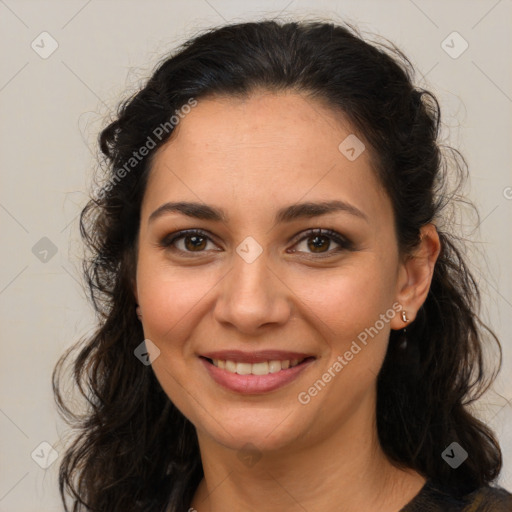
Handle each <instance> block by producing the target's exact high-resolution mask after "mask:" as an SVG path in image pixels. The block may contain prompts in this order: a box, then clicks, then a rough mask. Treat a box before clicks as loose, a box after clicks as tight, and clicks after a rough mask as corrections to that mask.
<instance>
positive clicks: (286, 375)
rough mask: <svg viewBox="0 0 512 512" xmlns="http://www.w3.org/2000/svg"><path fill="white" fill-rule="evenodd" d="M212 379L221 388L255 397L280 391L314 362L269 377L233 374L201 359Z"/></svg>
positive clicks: (306, 362)
mask: <svg viewBox="0 0 512 512" xmlns="http://www.w3.org/2000/svg"><path fill="white" fill-rule="evenodd" d="M200 359H201V361H202V363H203V364H204V366H205V367H206V370H207V371H208V373H209V374H210V376H211V378H212V379H213V380H214V381H215V382H216V383H217V384H220V385H221V386H224V387H225V388H227V389H229V390H231V391H236V392H237V393H245V394H249V395H254V394H257V393H268V392H269V391H273V390H274V389H278V388H280V387H282V386H284V385H285V384H288V383H289V382H291V381H292V380H294V379H296V378H297V377H298V376H299V375H300V373H302V372H303V371H304V370H305V369H306V368H307V367H308V366H309V365H310V364H311V363H312V362H313V361H314V359H313V358H310V359H306V360H305V361H304V362H302V363H300V364H298V365H297V366H294V367H293V368H287V369H286V370H280V371H278V372H276V373H269V374H267V375H239V374H238V373H231V372H228V371H226V370H223V369H222V368H219V367H217V366H215V365H213V364H212V363H210V362H209V361H207V360H206V359H205V358H203V357H201V358H200Z"/></svg>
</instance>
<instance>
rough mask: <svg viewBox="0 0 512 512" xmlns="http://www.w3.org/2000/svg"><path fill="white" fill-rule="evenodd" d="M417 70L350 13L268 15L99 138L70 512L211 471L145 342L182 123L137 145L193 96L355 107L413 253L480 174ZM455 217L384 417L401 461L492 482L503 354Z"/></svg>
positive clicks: (144, 505)
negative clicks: (138, 287)
mask: <svg viewBox="0 0 512 512" xmlns="http://www.w3.org/2000/svg"><path fill="white" fill-rule="evenodd" d="M413 78H414V67H413V65H412V64H411V62H410V61H409V60H408V59H407V57H406V56H405V55H404V54H403V53H402V52H401V51H400V50H399V49H398V48H397V47H396V46H395V45H393V44H392V43H390V42H388V41H387V40H385V39H384V40H383V39H381V40H380V41H379V42H376V41H374V42H372V43H369V42H367V41H365V40H364V38H363V36H361V34H360V32H359V31H358V30H357V28H354V27H353V26H351V25H349V24H338V23H333V22H324V21H318V20H308V21H302V22H296V21H286V22H285V21H275V20H264V21H261V22H250V23H237V24H231V25H226V26H222V27H219V28H212V29H208V30H205V31H203V32H202V33H200V34H199V35H196V36H195V37H194V38H192V39H190V40H188V41H187V42H186V43H184V44H183V45H182V46H181V47H180V48H179V49H178V50H177V51H175V52H174V53H173V54H172V55H170V56H168V57H166V58H165V59H164V60H162V61H161V62H160V63H159V64H158V66H157V67H156V70H155V71H154V73H153V74H152V76H151V77H150V78H149V79H148V80H147V81H146V82H145V84H144V86H143V87H142V88H141V89H140V90H139V91H137V92H136V93H135V94H133V95H132V96H131V97H129V98H128V99H126V100H125V101H123V102H122V103H121V104H120V105H119V107H118V111H117V113H116V116H115V119H113V120H112V119H110V120H109V121H108V122H109V123H110V124H108V126H107V127H106V128H105V129H103V131H102V132H101V134H100V136H99V145H100V149H101V152H102V153H103V162H102V164H103V165H102V166H100V167H102V168H103V169H104V170H106V172H105V174H103V175H102V176H100V175H98V178H99V179H101V180H103V181H102V187H103V188H102V189H101V190H100V193H99V194H96V195H94V194H91V199H90V200H89V202H88V203H87V205H86V206H85V207H84V209H83V210H82V213H81V217H80V232H81V235H82V237H83V241H84V244H85V248H86V250H87V255H86V257H85V258H84V260H83V261H84V273H85V277H86V279H87V284H88V288H89V290H90V297H91V299H92V303H93V306H94V308H95V311H96V312H97V315H98V324H97V327H96V329H95V331H94V333H93V334H92V335H90V336H86V337H85V338H82V339H81V340H80V341H79V342H77V343H76V344H75V345H73V346H72V347H71V348H70V349H69V350H68V351H66V353H65V354H63V355H62V356H61V357H60V359H59V360H58V362H57V364H56V366H55V369H54V371H53V375H52V384H53V389H54V393H55V400H56V403H57V405H58V410H59V413H60V414H61V415H62V416H63V417H64V418H65V419H66V421H67V423H68V424H69V425H72V426H73V429H74V433H75V434H76V435H75V437H74V442H73V443H72V444H71V445H70V446H69V447H68V449H67V451H66V452H65V455H64V457H63V460H62V462H61V465H60V468H59V469H60V472H59V489H60V494H61V497H62V500H63V501H64V504H65V510H66V511H68V510H69V509H68V508H67V504H66V493H67V492H69V494H70V495H71V497H72V499H73V508H72V510H73V511H74V512H77V511H83V510H90V511H101V512H116V511H122V512H127V511H130V512H132V511H133V512H135V511H149V510H151V511H164V510H172V511H178V510H180V511H181V510H186V509H187V508H188V507H189V506H190V502H191V500H192V497H193V495H194V492H195V489H196V487H197V485H198V484H199V482H200V480H201V478H202V477H203V470H202V466H201V459H200V453H199V449H198V443H197V437H196V432H195V428H194V426H193V425H192V423H191V422H190V421H189V420H188V419H187V418H185V417H184V416H183V415H182V413H181V412H180V411H179V410H178V409H177V408H176V407H175V406H174V404H173V403H172V402H171V401H170V400H169V398H168V397H167V395H166V394H165V393H164V391H163V390H162V388H161V386H160V384H159V382H158V381H157V379H156V377H155V375H154V373H153V371H152V368H151V366H144V365H143V364H141V362H140V361H139V360H138V359H137V358H136V357H135V356H134V349H135V348H136V347H137V346H138V345H139V344H140V343H141V341H142V340H143V339H144V335H143V330H142V327H141V324H140V322H139V321H138V319H137V317H136V315H135V307H136V303H135V297H134V294H133V282H134V275H135V274H134V273H135V268H136V245H137V237H138V229H139V221H140V206H141V201H142V198H143V195H144V191H145V186H146V182H147V177H148V173H149V172H150V171H151V160H152V156H153V155H154V154H155V152H156V150H157V149H158V148H159V147H160V146H161V145H162V144H164V143H165V142H167V141H168V140H169V137H170V136H171V135H172V133H173V131H174V128H173V129H171V130H169V131H168V132H167V133H165V135H164V136H162V137H161V138H160V139H157V140H155V138H154V137H153V141H154V142H156V145H155V147H154V148H152V149H151V150H150V151H149V152H148V154H147V155H146V156H145V157H144V158H140V160H138V161H137V162H136V164H134V165H132V166H131V167H130V169H129V170H126V169H127V168H126V163H127V162H128V161H130V158H132V157H133V154H134V152H136V151H138V150H139V148H141V147H143V146H147V141H148V136H150V135H151V134H153V133H154V130H155V128H156V127H158V126H163V125H165V123H169V119H170V118H171V116H173V115H177V114H178V113H179V112H180V108H182V107H183V105H185V104H187V102H189V101H190V99H191V98H193V99H196V100H199V101H200V99H201V98H205V97H207V96H211V95H223V96H232V97H248V96H249V95H250V94H251V93H253V92H254V91H256V90H258V89H260V90H261V89H263V90H266V91H270V92H279V91H296V92H299V93H303V94H306V95H307V97H309V98H311V99H312V101H313V102H314V101H321V102H323V103H324V104H326V105H327V106H328V107H329V108H330V109H331V110H332V111H333V112H334V113H335V114H336V113H339V114H340V116H344V118H346V119H348V120H349V122H350V125H351V127H352V129H353V130H354V132H355V133H357V135H358V137H359V138H360V139H362V140H363V141H364V143H365V145H366V146H367V148H368V149H369V152H370V155H371V157H372V166H373V168H374V171H375V173H376V175H377V177H378V179H379V180H380V182H381V184H382V186H383V187H384V189H385V190H386V192H387V194H388V195H389V197H390V199H391V202H392V205H393V210H394V218H395V229H396V233H397V240H398V245H399V250H400V253H401V255H402V256H405V257H406V256H407V255H409V254H410V253H411V251H412V250H413V249H414V248H415V247H417V245H418V243H419V240H420V228H421V227H422V226H424V225H425V224H427V223H430V222H431V221H435V220H436V219H443V218H445V216H444V213H445V212H444V209H445V207H446V206H447V205H451V204H453V202H454V201H455V199H456V196H455V195H454V194H455V192H454V191H453V190H454V189H453V187H452V186H451V185H450V187H449V186H448V185H449V182H450V181H452V178H455V182H456V187H455V190H459V187H460V186H461V184H462V183H463V182H464V181H465V179H466V178H467V163H466V161H465V160H464V157H463V156H462V155H461V154H460V153H459V152H458V151H457V150H455V149H453V148H450V147H449V146H444V145H443V144H441V143H440V141H439V139H440V109H439V104H438V101H437V100H436V98H435V96H434V95H433V94H432V93H430V92H429V91H427V90H424V89H422V88H419V87H417V86H415V85H414V84H413ZM167 126H169V125H167ZM133 163H134V162H133V161H132V164H133ZM123 168H124V169H125V172H124V173H122V174H120V170H121V169H123ZM120 176H122V177H121V178H120ZM442 210H443V216H441V211H442ZM445 228H446V226H445V227H440V223H437V229H438V233H439V236H440V240H441V252H440V255H439V258H438V260H437V263H436V265H435V269H434V273H433V280H432V283H431V288H430V291H429V294H428V296H427V299H426V301H425V303H424V304H423V306H422V307H421V309H420V310H419V311H418V314H417V318H416V319H415V321H414V322H413V323H412V324H411V325H410V326H408V327H407V339H408V346H407V347H408V348H407V349H406V350H405V351H401V350H399V349H398V348H397V346H398V345H399V342H400V336H401V332H399V331H392V332H391V334H390V340H389V346H388V351H387V354H386V357H385V360H384V364H383V366H382V369H381V371H380V374H379V376H378V381H377V411H376V414H377V428H378V435H379V439H380V442H381V444H382V448H383V450H384V452H385V453H386V455H387V457H388V458H389V459H390V461H391V462H392V463H394V464H395V465H396V466H398V467H402V468H412V469H414V470H415V471H417V472H419V473H420V474H421V475H423V476H424V477H426V478H428V479H431V480H433V481H435V482H439V483H440V484H441V483H443V484H445V485H447V486H449V487H450V488H451V489H454V490H456V491H457V492H459V491H460V492H461V493H462V492H467V491H468V490H471V489H474V488H477V487H480V486H482V485H486V484H489V483H491V482H492V481H493V480H495V479H496V478H497V476H498V474H499V472H500V469H501V463H502V461H501V451H500V447H499V444H498V442H497V440H496V438H495V437H494V435H493V433H492V431H491V430H490V429H489V428H488V427H487V426H486V425H485V424H484V423H482V422H481V421H480V420H478V419H477V418H476V417H475V415H474V414H472V412H471V410H470V409H471V407H470V404H471V403H472V402H473V401H474V400H476V399H477V398H479V397H480V396H481V395H482V393H483V392H484V391H485V390H486V389H488V387H489V386H490V385H491V383H492V381H493V380H494V378H495V376H496V373H497V371H498V370H499V368H500V366H501V347H500V343H499V341H498V339H497V338H496V336H495V335H494V334H493V332H492V331H491V330H490V329H489V328H488V327H487V326H486V325H485V324H484V323H483V322H482V321H481V320H480V317H479V315H480V313H479V310H480V293H479V289H478V286H477V283H476V281H475V279H474V277H473V275H472V273H471V271H470V269H469V268H468V266H467V263H466V262H465V261H464V257H463V254H464V248H463V239H462V238H460V237H458V236H455V235H454V234H453V233H449V232H448V231H447V230H446V229H445ZM485 339H488V340H490V341H492V345H493V346H497V347H498V349H499V357H498V359H499V364H497V365H496V366H497V368H495V369H494V370H493V371H490V369H488V368H487V363H486V361H485V358H484V354H485V346H484V340H485ZM75 350H79V352H78V354H77V355H76V357H74V358H73V365H72V377H73V382H74V384H73V385H74V386H75V384H76V386H78V390H79V391H80V393H81V395H82V396H83V398H84V399H85V400H86V403H85V405H86V409H87V411H86V413H84V414H80V413H78V412H73V411H72V410H71V409H70V408H69V407H68V406H67V405H66V403H65V400H64V399H63V393H62V392H61V390H60V389H59V388H60V384H61V381H62V369H63V364H64V362H65V361H67V360H68V358H69V356H70V355H71V354H73V353H74V351H75ZM454 441H456V442H458V443H459V444H460V445H461V446H462V447H463V448H464V449H465V450H466V451H467V452H468V453H469V458H468V459H467V460H466V461H465V462H464V463H463V464H462V466H460V467H459V468H458V469H457V470H453V469H451V468H450V467H449V466H448V464H446V462H445V461H444V460H443V459H442V457H441V453H442V452H443V450H444V449H445V448H446V447H447V446H448V445H450V444H451V443H452V442H454ZM84 507H85V508H84Z"/></svg>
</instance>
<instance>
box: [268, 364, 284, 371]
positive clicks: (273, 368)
mask: <svg viewBox="0 0 512 512" xmlns="http://www.w3.org/2000/svg"><path fill="white" fill-rule="evenodd" d="M268 371H269V372H270V373H277V372H280V371H281V361H270V363H268Z"/></svg>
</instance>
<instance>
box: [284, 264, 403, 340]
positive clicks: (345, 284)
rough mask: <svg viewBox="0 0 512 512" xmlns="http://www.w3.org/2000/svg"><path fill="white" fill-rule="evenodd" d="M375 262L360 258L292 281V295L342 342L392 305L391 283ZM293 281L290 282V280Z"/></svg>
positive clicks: (329, 332) (327, 334)
mask: <svg viewBox="0 0 512 512" xmlns="http://www.w3.org/2000/svg"><path fill="white" fill-rule="evenodd" d="M390 276H391V273H390V272H388V271H387V270H386V269H385V268H384V267H383V266H382V262H381V261H378V260H377V258H373V257H368V258H361V261H360V262H358V263H357V265H356V264H354V265H350V266H348V265H347V266H344V267H340V269H339V270H337V271H332V272H327V271H322V272H318V273H317V274H316V275H315V276H312V275H310V276H308V277H307V278H305V279H304V278H302V279H295V283H294V284H293V285H292V286H291V288H292V289H293V291H294V293H295V294H296V295H297V297H298V298H299V299H300V302H302V303H303V304H305V305H306V306H307V308H308V309H309V310H310V311H311V312H312V313H314V315H315V317H317V318H318V320H321V323H322V324H323V325H324V326H325V327H326V336H330V337H331V338H332V337H333V336H336V338H337V339H339V338H340V337H341V339H344V340H346V339H347V338H353V337H354V336H357V334H359V333H360V332H361V331H363V330H364V329H365V328H367V327H369V326H371V325H373V324H374V323H375V321H376V320H377V319H378V318H379V315H380V314H383V313H385V312H386V311H387V310H388V309H389V308H390V307H391V305H392V302H393V292H394V282H393V280H392V279H391V278H390ZM292 279H293V278H292Z"/></svg>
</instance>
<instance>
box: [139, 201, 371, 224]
mask: <svg viewBox="0 0 512 512" xmlns="http://www.w3.org/2000/svg"><path fill="white" fill-rule="evenodd" d="M335 212H345V213H348V214H350V215H354V216H355V217H359V218H361V219H363V220H365V221H366V222H369V221H368V217H367V215H366V214H365V213H363V212H362V211H361V210H359V209H358V208H356V207H355V206H354V205H352V204H350V203H347V202H345V201H340V200H335V201H323V202H320V203H311V202H309V203H298V204H293V205H290V206H286V207H284V208H281V209H280V210H279V211H278V212H277V214H276V218H275V221H276V223H284V222H292V221H294V220H297V219H301V218H312V217H319V216H321V215H326V214H328V213H335ZM166 213H181V214H183V215H186V216H187V217H192V218H195V219H201V220H210V221H215V222H224V223H227V222H228V216H227V214H226V212H225V211H224V210H223V209H222V208H216V207H214V206H209V205H207V204H203V203H194V202H187V201H179V202H169V203H165V204H163V205H161V206H159V207H158V208H157V209H156V210H155V211H154V212H153V213H152V214H151V215H150V216H149V219H148V223H150V222H152V221H154V220H155V219H156V218H158V217H161V216H162V215H164V214H166Z"/></svg>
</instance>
